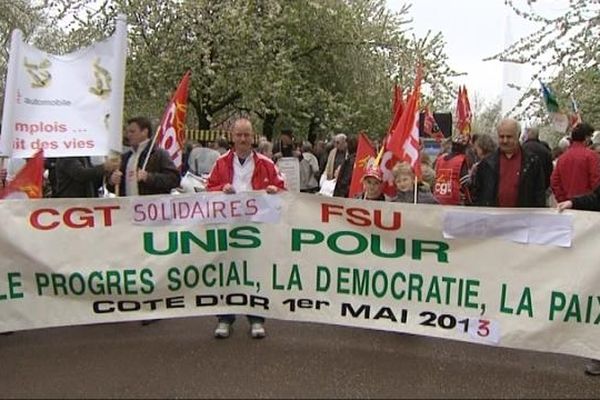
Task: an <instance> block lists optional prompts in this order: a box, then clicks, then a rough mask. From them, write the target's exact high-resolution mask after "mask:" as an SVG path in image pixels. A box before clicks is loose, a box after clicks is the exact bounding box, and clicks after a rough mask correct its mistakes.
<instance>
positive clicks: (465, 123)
mask: <svg viewBox="0 0 600 400" xmlns="http://www.w3.org/2000/svg"><path fill="white" fill-rule="evenodd" d="M472 118H473V115H472V114H471V104H470V103H469V96H468V94H467V88H466V87H465V86H462V87H460V86H459V88H458V99H457V100H456V128H457V130H458V132H459V133H460V134H461V135H467V136H469V135H470V134H471V120H472Z"/></svg>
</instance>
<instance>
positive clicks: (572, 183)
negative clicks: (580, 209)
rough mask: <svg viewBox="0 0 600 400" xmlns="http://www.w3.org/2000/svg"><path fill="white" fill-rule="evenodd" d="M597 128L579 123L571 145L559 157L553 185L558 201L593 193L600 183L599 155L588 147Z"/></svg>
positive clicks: (572, 133) (575, 128) (574, 131)
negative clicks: (588, 141)
mask: <svg viewBox="0 0 600 400" xmlns="http://www.w3.org/2000/svg"><path fill="white" fill-rule="evenodd" d="M593 132H594V128H593V127H592V126H590V125H589V124H586V123H580V124H577V125H576V126H575V127H574V128H573V131H572V132H571V146H569V148H568V149H567V151H566V152H564V153H563V154H562V155H561V156H560V157H559V158H558V160H557V163H556V167H555V168H554V171H553V172H552V175H551V177H550V186H551V187H552V192H553V193H554V197H556V201H557V202H558V203H560V202H563V201H566V200H569V199H571V198H573V197H576V196H581V195H583V194H587V193H590V192H592V191H593V190H594V189H596V187H598V185H600V158H598V155H597V154H596V153H594V151H593V150H590V149H589V148H587V147H586V143H585V142H586V140H588V139H589V138H591V136H592V133H593Z"/></svg>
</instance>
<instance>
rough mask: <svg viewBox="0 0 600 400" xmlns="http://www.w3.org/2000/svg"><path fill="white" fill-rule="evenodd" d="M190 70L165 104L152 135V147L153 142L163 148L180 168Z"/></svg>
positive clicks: (145, 162)
mask: <svg viewBox="0 0 600 400" xmlns="http://www.w3.org/2000/svg"><path fill="white" fill-rule="evenodd" d="M190 75H191V71H187V72H186V73H185V75H184V76H183V78H181V82H179V86H178V87H177V90H176V91H175V93H174V94H173V97H172V98H171V101H169V103H168V104H167V107H166V108H165V112H164V113H163V116H162V118H161V120H160V124H159V125H158V128H157V130H156V135H154V138H153V141H152V144H151V145H150V147H151V148H152V147H153V146H154V144H155V143H157V145H158V147H160V148H163V149H165V150H166V151H167V152H168V153H169V155H170V156H171V160H173V163H174V164H175V166H176V167H177V168H179V169H181V166H182V164H183V146H184V144H185V116H186V114H187V99H188V90H189V87H190ZM149 155H150V152H148V156H147V157H146V160H145V161H144V165H143V167H142V169H144V170H145V169H146V164H147V163H148V158H149Z"/></svg>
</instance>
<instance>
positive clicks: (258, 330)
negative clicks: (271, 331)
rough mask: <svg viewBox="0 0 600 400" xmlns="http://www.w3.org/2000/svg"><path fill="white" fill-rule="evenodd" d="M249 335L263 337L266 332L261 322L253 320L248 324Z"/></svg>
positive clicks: (257, 337)
mask: <svg viewBox="0 0 600 400" xmlns="http://www.w3.org/2000/svg"><path fill="white" fill-rule="evenodd" d="M250 335H251V336H252V338H253V339H262V338H264V337H265V335H266V332H265V327H264V326H263V324H262V322H254V323H253V324H252V325H251V326H250Z"/></svg>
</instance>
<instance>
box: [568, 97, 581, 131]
mask: <svg viewBox="0 0 600 400" xmlns="http://www.w3.org/2000/svg"><path fill="white" fill-rule="evenodd" d="M581 122H582V119H581V113H580V112H579V106H578V105H577V102H576V101H575V99H574V98H573V96H571V114H570V115H569V126H570V127H571V129H573V128H574V127H575V125H577V124H580V123H581Z"/></svg>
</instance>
